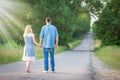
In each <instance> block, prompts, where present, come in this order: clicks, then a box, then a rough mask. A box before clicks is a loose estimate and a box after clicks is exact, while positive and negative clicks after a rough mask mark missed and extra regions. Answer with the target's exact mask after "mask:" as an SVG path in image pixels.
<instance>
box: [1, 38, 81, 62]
mask: <svg viewBox="0 0 120 80" xmlns="http://www.w3.org/2000/svg"><path fill="white" fill-rule="evenodd" d="M80 42H81V40H80V41H78V40H77V41H74V42H71V43H69V45H71V46H69V47H67V46H59V47H58V48H56V49H55V54H58V53H60V52H63V51H66V50H69V49H73V48H74V47H76V46H77V45H79V44H80ZM22 55H23V46H19V45H16V44H15V43H8V44H6V45H1V46H0V64H7V63H13V62H18V61H21V59H22ZM35 57H36V59H40V58H43V52H42V48H39V47H37V46H35Z"/></svg>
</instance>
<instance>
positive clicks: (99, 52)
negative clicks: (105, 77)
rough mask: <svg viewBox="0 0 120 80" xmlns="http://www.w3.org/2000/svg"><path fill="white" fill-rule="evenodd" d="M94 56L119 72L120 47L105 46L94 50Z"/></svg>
mask: <svg viewBox="0 0 120 80" xmlns="http://www.w3.org/2000/svg"><path fill="white" fill-rule="evenodd" d="M95 55H96V56H97V57H98V58H99V59H100V60H102V61H103V62H105V63H107V64H108V65H110V66H112V67H113V68H115V69H118V70H120V63H119V62H120V47H119V46H106V47H101V48H99V49H96V50H95Z"/></svg>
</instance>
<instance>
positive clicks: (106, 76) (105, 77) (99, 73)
mask: <svg viewBox="0 0 120 80" xmlns="http://www.w3.org/2000/svg"><path fill="white" fill-rule="evenodd" d="M92 65H93V69H94V72H95V74H94V79H95V80H120V71H117V70H115V69H113V68H112V67H110V66H109V65H107V64H105V63H104V62H102V61H100V60H99V59H98V58H97V57H96V56H95V55H94V54H93V55H92Z"/></svg>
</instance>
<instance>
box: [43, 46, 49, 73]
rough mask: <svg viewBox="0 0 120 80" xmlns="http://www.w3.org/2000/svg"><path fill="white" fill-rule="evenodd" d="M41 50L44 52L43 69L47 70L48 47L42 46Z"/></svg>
mask: <svg viewBox="0 0 120 80" xmlns="http://www.w3.org/2000/svg"><path fill="white" fill-rule="evenodd" d="M43 52H44V70H45V71H48V68H49V65H48V49H47V48H43Z"/></svg>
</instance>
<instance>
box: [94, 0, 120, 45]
mask: <svg viewBox="0 0 120 80" xmlns="http://www.w3.org/2000/svg"><path fill="white" fill-rule="evenodd" d="M119 5H120V1H119V0H111V1H110V2H109V3H108V4H107V5H106V7H105V8H104V9H103V11H102V13H101V15H100V17H99V20H98V21H97V22H96V23H95V24H96V27H95V28H94V32H95V35H96V36H97V38H98V39H101V40H102V45H120V35H119V34H120V8H119Z"/></svg>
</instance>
